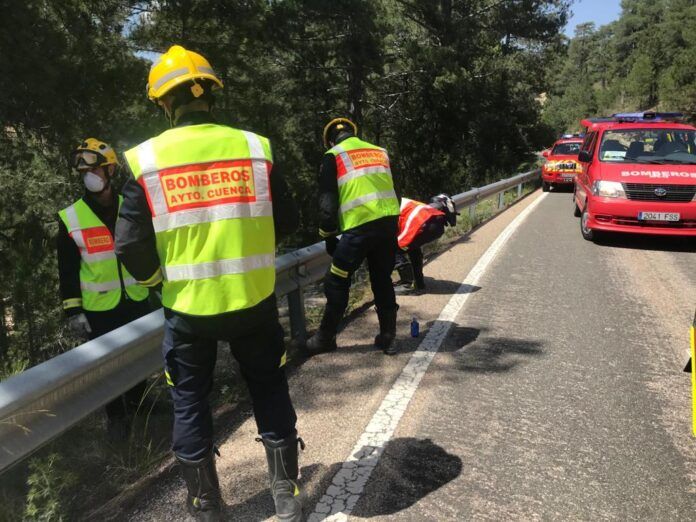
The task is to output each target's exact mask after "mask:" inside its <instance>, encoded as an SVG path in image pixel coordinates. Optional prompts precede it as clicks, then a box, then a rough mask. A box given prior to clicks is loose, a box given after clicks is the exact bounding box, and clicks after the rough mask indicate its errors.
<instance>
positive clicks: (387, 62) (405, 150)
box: [0, 0, 696, 521]
mask: <svg viewBox="0 0 696 522" xmlns="http://www.w3.org/2000/svg"><path fill="white" fill-rule="evenodd" d="M623 5H624V14H623V15H622V17H621V19H620V20H619V21H617V22H615V23H614V24H610V25H609V26H606V27H602V28H598V29H597V28H595V27H593V26H591V25H587V26H581V27H580V28H579V29H578V32H577V34H576V37H575V38H573V39H572V40H570V41H569V40H568V39H567V38H565V37H564V36H563V35H562V33H561V31H562V30H563V27H564V26H565V24H566V21H567V16H568V9H569V7H570V1H569V0H510V1H502V2H501V1H496V0H473V1H470V2H452V1H451V0H346V1H342V2H326V1H325V0H275V1H270V2H269V1H265V0H248V1H245V2H220V1H217V0H172V1H154V0H152V1H135V0H99V1H96V2H87V1H86V0H64V1H61V2H51V1H48V0H27V1H25V2H16V3H13V5H12V8H11V9H10V8H8V9H6V10H4V11H3V17H2V19H0V50H1V51H2V52H0V64H2V68H3V70H4V71H11V72H12V74H4V75H0V91H1V92H2V93H3V96H2V97H0V121H1V123H2V127H1V129H0V265H1V266H2V267H3V268H4V270H2V271H0V379H6V378H7V377H9V376H11V375H13V374H15V373H19V372H21V371H23V370H24V369H26V368H28V367H31V366H33V365H36V364H38V363H40V362H42V361H44V360H47V359H49V358H51V357H54V356H55V355H57V354H60V353H63V352H65V351H66V350H69V349H71V348H72V347H74V346H75V345H76V344H77V342H78V341H77V340H76V339H74V338H73V337H71V335H70V334H69V332H68V331H67V328H66V327H65V324H64V318H63V314H62V311H61V309H60V298H59V296H58V281H57V266H56V259H55V246H54V241H55V234H56V231H57V227H56V220H57V216H56V212H57V211H58V210H59V209H61V208H63V207H65V206H66V205H68V204H69V203H71V202H72V201H74V200H75V199H76V198H77V197H78V196H79V195H81V193H82V188H81V184H80V182H79V180H78V179H77V178H76V177H75V176H74V175H72V174H71V172H70V169H69V167H68V163H67V157H68V153H69V151H70V150H71V149H72V148H73V147H74V146H75V145H76V144H77V143H78V142H79V141H80V140H82V139H83V138H85V137H88V136H94V137H98V138H100V139H102V140H104V141H107V142H109V143H110V144H112V145H113V146H114V147H115V148H116V149H117V150H118V151H119V152H123V151H124V150H125V149H126V148H128V147H131V146H133V145H135V144H137V143H139V142H140V141H142V140H144V139H146V138H147V137H150V136H152V135H154V134H156V133H159V132H161V131H163V130H165V129H166V128H167V122H166V120H165V118H164V117H163V116H162V114H160V112H159V110H158V109H157V108H156V107H155V106H153V105H152V104H150V103H149V102H148V101H147V99H146V97H145V94H144V92H145V83H146V79H147V72H148V68H149V65H150V63H151V60H152V59H154V58H156V56H157V55H156V53H159V52H163V51H165V50H166V49H167V48H168V47H169V46H170V45H172V44H174V43H178V44H181V45H183V46H185V47H188V48H190V49H193V50H196V51H198V52H200V53H202V54H204V55H205V56H206V57H207V58H208V59H209V60H210V61H211V63H212V64H213V66H214V67H215V69H216V71H217V73H218V74H219V75H220V77H221V78H222V79H223V81H224V83H225V88H224V90H223V91H222V92H221V94H220V95H219V96H218V100H217V104H216V107H215V114H216V116H217V118H218V119H219V121H221V122H223V123H227V124H230V125H233V126H237V127H241V128H248V129H251V130H254V131H256V132H259V133H261V134H264V135H266V136H268V137H269V138H270V139H271V141H272V143H273V147H274V154H275V159H276V168H277V171H278V172H282V174H283V175H284V176H285V178H286V180H287V181H288V183H289V185H290V188H291V191H292V193H293V195H294V196H295V198H296V200H297V202H298V204H299V207H300V211H301V223H302V225H301V228H300V230H299V231H298V232H297V233H296V234H295V235H294V236H293V237H291V238H289V239H288V240H287V241H286V243H285V244H283V245H281V247H282V248H283V249H288V248H295V247H299V246H303V245H307V244H310V243H313V242H315V241H317V239H318V238H317V234H316V230H317V217H316V215H315V208H316V203H315V194H316V171H317V167H318V165H319V162H320V160H321V156H322V154H323V152H324V151H323V147H322V144H321V131H322V128H323V126H324V124H325V123H326V122H327V121H328V120H329V119H331V118H333V117H335V116H340V115H349V116H351V117H352V118H353V119H354V120H355V121H356V122H357V124H358V125H359V126H360V128H361V129H362V134H363V136H364V137H365V138H366V139H368V140H370V141H372V142H374V143H377V144H379V145H381V146H384V147H386V148H387V149H388V151H389V153H390V157H391V159H392V168H393V172H394V177H395V183H396V186H397V190H398V191H399V192H400V193H401V194H403V195H405V196H408V197H411V198H415V199H419V200H425V201H427V200H428V198H429V197H430V196H431V195H433V194H436V193H438V192H448V193H451V194H455V193H458V192H462V191H465V190H467V189H469V188H471V187H474V186H481V185H484V184H486V183H487V182H490V181H494V180H497V179H500V178H503V177H508V176H510V175H512V174H515V173H518V172H521V171H523V170H528V169H529V167H530V166H531V165H533V164H534V162H535V161H536V158H535V156H534V152H535V151H538V150H541V149H542V148H543V147H545V146H547V145H548V144H549V143H551V142H552V141H553V139H554V137H555V136H556V135H557V133H558V132H561V131H565V130H571V129H573V128H575V124H576V122H577V120H578V119H579V117H581V116H588V115H593V114H596V113H597V112H612V111H616V110H623V109H631V110H635V109H647V108H658V109H661V110H672V109H674V110H684V111H687V112H688V113H689V114H690V115H693V114H694V113H696V76H694V74H695V73H694V71H693V67H692V66H691V63H692V62H693V60H691V58H692V57H696V54H695V53H696V40H694V36H693V35H695V34H696V31H694V29H696V11H695V9H696V7H694V6H693V5H692V2H691V1H689V0H670V1H668V0H653V1H651V2H648V1H647V0H624V3H623ZM668 6H669V9H667V7H668ZM511 199H514V194H511V193H508V194H507V195H506V202H510V201H511ZM495 211H496V202H491V201H487V202H485V201H484V202H481V203H480V204H479V205H478V206H477V210H476V214H475V215H473V216H470V215H468V214H464V215H463V216H462V217H461V220H460V224H459V225H458V227H457V229H456V230H449V231H448V233H447V235H446V236H445V238H443V239H442V240H441V241H440V242H439V243H438V244H436V245H433V246H432V247H429V248H430V250H426V254H433V253H435V252H436V251H437V249H442V248H445V247H446V246H447V245H448V244H449V243H448V242H451V241H455V240H456V239H457V238H458V237H460V236H461V234H463V233H465V232H467V231H468V230H470V229H471V227H472V226H475V225H476V224H477V223H479V222H481V221H483V220H485V219H488V218H489V217H490V216H491V215H492V214H494V213H495ZM432 249H435V250H432ZM361 277H362V275H361V274H358V283H359V284H358V285H357V291H356V292H355V293H354V294H353V295H352V298H351V309H356V308H358V307H360V306H362V305H364V304H365V303H366V300H367V292H363V291H361V289H364V288H366V286H365V285H364V282H363V283H362V284H361V283H360V281H361ZM319 311H320V308H319V307H312V306H310V307H309V308H308V322H309V324H310V327H311V326H312V325H313V324H314V323H316V322H317V321H318V318H319V313H320V312H319ZM221 363H222V364H220V365H219V368H218V374H219V377H220V378H219V379H218V388H219V393H218V394H217V395H218V399H217V400H218V403H217V407H218V408H219V409H220V408H229V407H230V406H229V405H230V404H237V403H239V402H240V401H243V400H244V394H245V391H244V389H243V387H242V386H240V384H239V379H235V378H234V375H235V370H234V364H233V362H232V361H226V360H225V357H224V356H222V357H221ZM165 397H166V387H165V385H164V383H163V382H162V379H161V378H160V379H157V380H155V381H154V384H153V386H152V387H151V390H150V394H149V396H148V398H147V401H146V403H144V407H143V410H142V411H141V412H140V415H139V416H138V419H137V421H136V423H135V429H134V430H133V434H132V436H131V439H130V440H128V441H124V443H123V444H120V445H112V444H109V443H108V442H107V440H106V437H105V434H104V426H103V424H104V418H103V414H102V413H101V412H96V413H94V414H93V415H91V416H90V417H88V418H87V419H85V420H84V421H83V422H81V423H80V424H79V425H78V426H76V427H74V428H73V429H72V430H70V431H69V432H68V433H67V434H65V435H64V436H63V437H61V438H59V439H57V440H56V441H54V442H52V443H51V444H49V445H48V446H47V447H45V448H43V449H42V450H41V451H40V452H38V453H37V454H36V455H35V456H33V457H32V458H31V459H29V460H27V461H26V462H24V463H22V464H20V465H19V466H17V467H15V469H13V470H12V471H11V472H9V473H6V474H4V475H3V476H2V477H0V521H4V520H8V521H10V520H45V521H59V520H78V519H80V517H81V516H84V515H85V513H87V512H89V511H91V510H92V509H93V508H95V507H97V506H99V505H102V504H104V503H105V502H106V501H107V500H109V499H110V498H113V497H114V496H116V495H117V494H119V493H120V492H122V491H124V490H125V489H127V488H128V486H129V485H131V484H132V483H133V482H134V481H137V480H138V479H140V478H141V477H142V476H143V475H145V474H147V473H150V472H151V471H152V470H154V469H156V468H157V466H158V465H160V464H161V462H162V461H163V459H164V458H165V457H166V455H167V453H168V447H167V446H168V440H169V432H168V430H169V423H170V420H171V416H170V415H171V414H170V413H167V411H166V409H167V401H166V399H165ZM153 404H155V407H154V409H153V410H150V406H152V405H153ZM157 404H159V405H160V407H158V406H157ZM162 409H163V410H165V411H164V412H163V411H160V410H162ZM0 422H2V419H0Z"/></svg>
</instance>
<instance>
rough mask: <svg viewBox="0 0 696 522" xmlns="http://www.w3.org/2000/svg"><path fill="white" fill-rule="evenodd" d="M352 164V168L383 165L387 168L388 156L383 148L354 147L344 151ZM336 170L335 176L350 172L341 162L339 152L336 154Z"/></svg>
mask: <svg viewBox="0 0 696 522" xmlns="http://www.w3.org/2000/svg"><path fill="white" fill-rule="evenodd" d="M346 154H348V157H349V158H350V161H351V163H352V164H353V168H352V169H351V170H350V171H353V170H359V169H364V168H367V167H384V168H385V169H388V168H389V157H388V156H387V155H386V154H385V152H384V151H383V150H379V149H355V150H351V151H348V152H346ZM336 171H337V177H339V178H340V177H341V176H345V175H346V174H347V173H348V172H350V171H349V170H348V169H347V168H346V165H345V164H344V163H343V158H342V157H341V154H338V155H337V156H336Z"/></svg>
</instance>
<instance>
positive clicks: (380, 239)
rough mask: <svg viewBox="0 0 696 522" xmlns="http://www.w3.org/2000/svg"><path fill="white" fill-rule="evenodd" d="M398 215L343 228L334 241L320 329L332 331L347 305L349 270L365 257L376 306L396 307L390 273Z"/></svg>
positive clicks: (325, 286)
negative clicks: (334, 247)
mask: <svg viewBox="0 0 696 522" xmlns="http://www.w3.org/2000/svg"><path fill="white" fill-rule="evenodd" d="M398 219H399V217H398V216H389V217H385V218H381V219H378V220H375V221H371V222H369V223H366V224H365V225H362V226H360V227H357V228H354V229H351V230H346V231H345V232H343V234H342V235H341V239H340V240H339V242H338V244H337V245H336V250H335V251H334V254H333V262H332V266H331V269H330V270H329V272H328V273H327V274H326V277H325V278H324V295H326V308H325V310H324V316H323V318H322V322H321V328H322V330H324V331H327V332H330V333H332V334H335V333H336V331H337V329H338V325H339V323H340V321H341V319H342V318H343V313H344V312H345V311H346V307H347V306H348V297H349V295H350V285H351V281H352V276H353V273H354V272H355V271H356V270H357V269H358V268H360V265H361V264H362V262H363V261H364V260H366V259H367V268H368V271H369V276H370V286H371V288H372V294H373V295H374V297H375V306H376V307H377V309H378V310H393V309H394V308H396V296H395V295H394V286H393V285H392V280H391V273H392V270H393V269H394V256H395V254H396V249H397V242H396V237H397V230H398Z"/></svg>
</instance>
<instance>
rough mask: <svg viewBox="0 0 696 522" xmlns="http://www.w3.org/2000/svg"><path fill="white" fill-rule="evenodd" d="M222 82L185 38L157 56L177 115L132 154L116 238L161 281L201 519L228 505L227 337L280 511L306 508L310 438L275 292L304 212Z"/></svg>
mask: <svg viewBox="0 0 696 522" xmlns="http://www.w3.org/2000/svg"><path fill="white" fill-rule="evenodd" d="M221 86H222V83H221V82H220V80H219V79H218V78H217V77H216V76H215V75H214V73H213V72H212V68H211V67H210V64H208V62H207V61H206V60H205V59H204V58H203V57H201V56H200V55H198V54H196V53H193V52H190V51H186V50H185V49H183V48H181V47H179V46H174V47H172V48H171V49H170V50H169V51H168V52H167V53H166V54H165V56H164V57H163V58H162V60H161V61H160V62H158V63H156V64H155V65H153V68H152V70H151V71H150V92H149V95H150V97H151V99H153V100H155V101H157V102H158V103H159V104H160V105H161V106H162V107H163V108H164V110H165V112H166V113H167V115H168V116H169V117H170V120H171V121H173V122H174V124H175V127H174V128H172V129H170V130H167V131H165V132H163V133H162V134H160V135H159V136H157V137H155V138H152V139H150V140H147V141H146V142H144V143H141V144H140V145H138V146H137V147H135V148H133V149H131V150H129V151H128V152H127V153H126V160H127V163H128V166H129V167H130V169H131V171H132V174H133V179H132V180H130V181H129V182H128V183H127V184H126V187H125V188H124V204H123V206H122V208H121V212H120V215H119V221H118V224H117V230H116V251H117V254H118V255H119V257H120V258H122V259H123V262H124V264H125V265H126V266H127V267H128V268H129V270H131V273H133V275H134V276H135V277H136V278H137V279H138V280H139V281H140V282H141V284H143V285H145V286H154V287H159V286H161V290H162V304H163V306H164V312H165V318H166V322H165V334H164V342H163V347H162V351H163V357H164V367H165V375H166V378H167V383H168V384H169V386H170V392H171V396H172V400H173V402H174V427H173V435H172V439H173V440H172V449H173V451H174V454H175V456H176V458H177V460H178V462H179V463H180V465H181V468H182V472H183V475H184V479H185V481H186V484H187V488H188V498H187V502H186V505H187V508H188V510H189V511H190V512H191V513H192V514H193V515H195V516H197V517H198V518H199V519H201V520H219V519H220V516H221V502H220V496H221V494H220V491H219V484H218V478H217V472H216V469H215V448H214V445H213V440H214V438H213V426H212V414H211V409H210V404H209V401H208V396H209V394H210V391H211V389H212V379H213V370H214V367H215V361H216V356H217V341H218V340H224V341H227V342H228V343H229V346H230V350H231V352H232V355H233V356H234V357H235V358H236V359H237V361H238V362H239V365H240V370H241V374H242V376H243V377H244V379H245V381H246V383H247V386H248V388H249V392H250V395H251V397H252V402H253V407H254V415H255V419H256V423H257V427H258V432H259V434H260V435H261V440H262V442H263V445H264V447H265V450H266V456H267V459H268V466H269V474H270V482H271V488H272V494H273V499H274V501H275V505H276V511H277V514H278V516H279V517H280V518H281V519H283V520H291V521H297V520H301V517H302V509H301V505H300V503H299V498H298V495H299V489H298V487H297V482H296V480H297V475H298V463H297V457H298V455H297V453H298V444H301V440H300V439H298V437H297V432H296V431H295V422H296V420H297V419H296V416H295V411H294V409H293V406H292V402H291V400H290V396H289V393H288V385H287V380H286V377H285V373H284V368H283V366H284V364H285V346H284V340H283V330H282V328H281V326H280V323H279V321H278V310H277V305H276V299H275V294H274V286H275V262H274V257H275V236H276V235H277V234H283V233H287V232H289V231H291V229H294V227H296V224H297V212H296V209H295V207H294V204H293V203H292V200H291V198H290V197H289V194H288V191H287V187H286V185H285V183H284V182H283V180H282V178H281V177H280V176H279V175H276V173H275V172H273V158H272V155H271V148H270V144H269V143H268V140H267V139H266V138H263V137H262V136H259V135H257V134H254V133H252V132H248V131H241V130H237V129H233V128H231V127H227V126H224V125H219V124H217V123H215V121H214V119H213V118H212V116H211V114H210V108H211V106H212V103H213V97H212V91H213V89H215V88H219V87H221ZM271 195H273V197H274V198H275V199H276V204H272V201H271ZM278 462H283V463H284V466H280V467H279V466H277V463H278Z"/></svg>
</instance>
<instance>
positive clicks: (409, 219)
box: [397, 205, 425, 241]
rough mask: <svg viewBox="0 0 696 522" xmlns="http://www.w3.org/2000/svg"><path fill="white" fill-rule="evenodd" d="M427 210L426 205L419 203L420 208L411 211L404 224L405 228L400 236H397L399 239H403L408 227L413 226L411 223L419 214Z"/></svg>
mask: <svg viewBox="0 0 696 522" xmlns="http://www.w3.org/2000/svg"><path fill="white" fill-rule="evenodd" d="M424 210H425V205H418V208H416V209H415V210H413V211H411V213H410V214H409V216H408V219H407V220H406V224H405V225H404V229H403V230H402V231H401V234H399V237H398V238H397V240H398V241H401V239H402V238H403V237H404V236H405V235H406V234H408V229H409V227H410V226H411V223H413V220H414V219H415V218H416V216H417V215H418V214H420V213H421V212H423V211H424Z"/></svg>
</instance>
